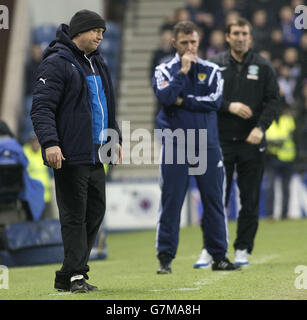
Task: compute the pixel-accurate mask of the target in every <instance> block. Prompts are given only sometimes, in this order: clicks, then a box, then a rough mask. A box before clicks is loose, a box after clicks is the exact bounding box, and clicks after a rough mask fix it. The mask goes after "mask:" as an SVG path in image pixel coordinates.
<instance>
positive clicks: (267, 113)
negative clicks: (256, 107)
mask: <svg viewBox="0 0 307 320" xmlns="http://www.w3.org/2000/svg"><path fill="white" fill-rule="evenodd" d="M266 71H267V74H266V78H265V83H266V85H265V92H264V97H263V111H262V113H261V115H260V117H259V120H258V123H257V126H258V127H260V128H262V130H263V131H265V130H267V129H268V128H269V126H270V125H271V123H272V122H273V120H274V119H275V120H276V119H277V118H278V116H279V112H280V110H279V109H280V96H279V86H278V83H277V79H276V75H275V72H274V70H273V68H272V67H271V66H270V65H267V70H266Z"/></svg>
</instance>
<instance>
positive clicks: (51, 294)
mask: <svg viewBox="0 0 307 320" xmlns="http://www.w3.org/2000/svg"><path fill="white" fill-rule="evenodd" d="M69 294H71V292H70V291H68V292H57V293H49V294H48V296H66V295H69Z"/></svg>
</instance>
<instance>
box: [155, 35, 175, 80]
mask: <svg viewBox="0 0 307 320" xmlns="http://www.w3.org/2000/svg"><path fill="white" fill-rule="evenodd" d="M172 37H173V33H172V31H171V30H169V29H166V30H162V31H161V33H160V41H159V44H158V48H157V49H155V51H154V52H153V54H152V59H151V72H150V81H151V79H152V77H153V74H154V70H155V68H156V66H157V65H159V64H161V63H162V62H164V61H166V60H167V59H169V58H171V57H172V56H173V55H174V52H175V49H174V47H173V46H172Z"/></svg>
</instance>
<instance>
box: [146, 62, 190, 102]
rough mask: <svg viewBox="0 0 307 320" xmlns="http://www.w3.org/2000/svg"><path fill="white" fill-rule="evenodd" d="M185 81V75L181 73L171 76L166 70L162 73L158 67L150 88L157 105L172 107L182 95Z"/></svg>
mask: <svg viewBox="0 0 307 320" xmlns="http://www.w3.org/2000/svg"><path fill="white" fill-rule="evenodd" d="M185 79H186V75H184V74H183V73H176V74H174V75H173V76H171V75H170V74H169V72H168V71H167V70H164V71H162V69H161V68H160V67H157V68H156V69H155V74H154V76H153V79H152V86H153V90H154V93H155V95H156V97H157V99H158V101H159V103H161V104H162V105H163V106H165V107H168V106H171V105H173V104H174V103H175V102H176V100H177V98H178V97H179V95H180V94H181V93H182V90H183V88H184V85H185Z"/></svg>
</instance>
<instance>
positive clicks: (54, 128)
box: [31, 24, 121, 165]
mask: <svg viewBox="0 0 307 320" xmlns="http://www.w3.org/2000/svg"><path fill="white" fill-rule="evenodd" d="M88 57H89V58H91V60H92V61H93V64H94V65H95V67H96V68H97V70H98V73H99V75H100V77H101V79H102V83H103V86H104V89H105V94H106V100H107V106H108V128H111V129H114V130H116V131H117V132H118V134H119V142H120V143H121V134H120V130H119V128H118V125H117V123H116V120H115V99H114V91H113V86H112V82H111V77H110V74H109V72H108V69H107V66H106V65H105V63H104V60H103V57H102V56H101V54H100V53H99V51H98V50H95V51H94V52H92V53H91V54H90V55H88ZM90 74H91V68H90V65H89V62H88V61H87V59H86V58H85V57H84V52H82V51H81V50H79V49H78V47H77V46H76V45H75V44H74V42H73V41H71V39H70V38H69V35H68V26H67V25H65V24H62V25H60V27H59V28H58V30H57V37H56V40H54V41H52V42H51V43H50V44H49V46H48V47H47V49H46V50H45V51H44V55H43V61H42V63H41V64H40V66H39V68H38V70H37V72H36V75H35V84H34V92H33V104H32V110H31V119H32V122H33V126H34V130H35V133H36V135H37V137H38V140H39V142H40V144H41V146H42V154H43V158H44V161H45V164H46V165H47V162H46V158H45V149H46V148H48V147H51V146H59V147H60V148H61V150H62V153H63V155H64V157H65V158H66V161H65V162H66V163H68V164H91V163H96V162H98V161H99V160H98V154H97V151H98V148H99V145H95V144H94V141H93V136H92V126H93V123H92V122H93V117H92V111H91V99H90V92H89V87H88V84H87V81H86V77H88V76H89V75H90Z"/></svg>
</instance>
